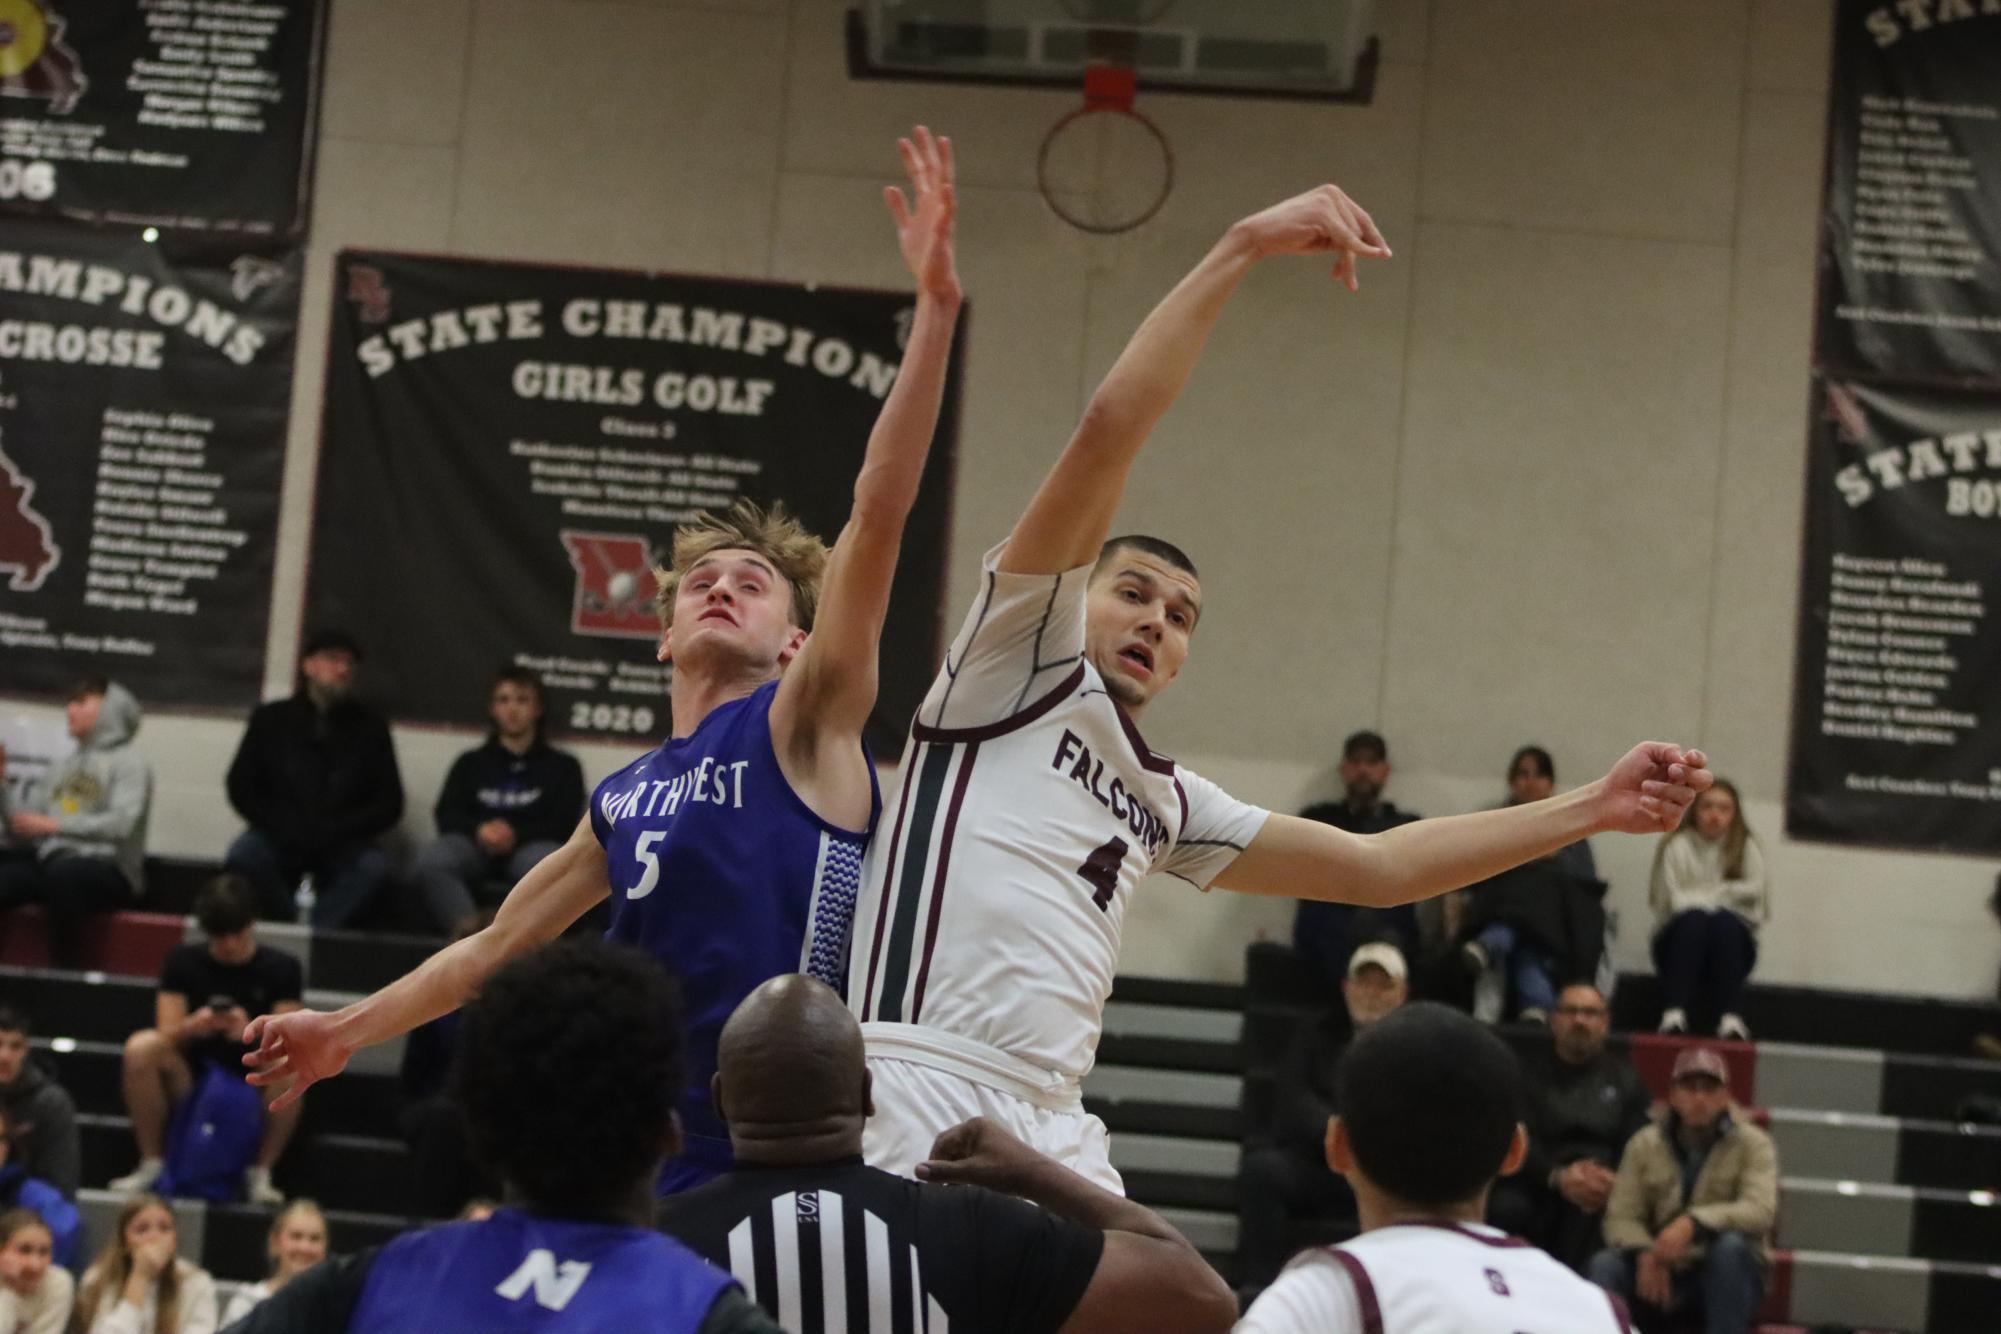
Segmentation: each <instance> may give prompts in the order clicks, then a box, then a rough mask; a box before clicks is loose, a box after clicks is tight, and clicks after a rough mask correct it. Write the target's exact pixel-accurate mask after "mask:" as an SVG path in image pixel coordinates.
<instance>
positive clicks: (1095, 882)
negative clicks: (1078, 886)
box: [1077, 838, 1129, 912]
mask: <svg viewBox="0 0 2001 1334" xmlns="http://www.w3.org/2000/svg"><path fill="white" fill-rule="evenodd" d="M1128 846H1129V845H1128V844H1127V843H1126V841H1125V840H1124V839H1122V838H1115V839H1113V840H1112V841H1111V842H1109V843H1107V844H1105V846H1103V847H1102V848H1099V849H1098V850H1097V851H1095V852H1093V853H1092V854H1091V855H1090V856H1088V857H1086V858H1085V859H1084V864H1083V865H1082V866H1080V867H1078V868H1077V874H1078V875H1081V876H1083V877H1084V882H1085V883H1086V884H1088V885H1090V886H1091V888H1092V890H1093V893H1092V895H1091V902H1093V903H1095V904H1097V905H1098V911H1099V912H1110V911H1111V910H1112V895H1114V894H1116V893H1118V892H1119V866H1120V864H1121V863H1123V862H1124V861H1125V859H1126V849H1127V847H1128Z"/></svg>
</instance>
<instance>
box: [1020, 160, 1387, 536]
mask: <svg viewBox="0 0 2001 1334" xmlns="http://www.w3.org/2000/svg"><path fill="white" fill-rule="evenodd" d="M1312 254H1332V255H1336V256H1338V258H1337V259H1336V260H1335V263H1334V277H1335V279H1336V280H1337V281H1339V282H1341V283H1343V284H1344V285H1345V286H1346V287H1347V288H1348V290H1349V291H1351V292H1352V291H1354V290H1356V279H1355V261H1356V260H1357V259H1359V258H1375V259H1388V258H1389V255H1390V248H1389V246H1388V245H1387V244H1385V243H1384V241H1383V237H1382V233H1381V232H1379V231H1377V230H1376V224H1375V223H1374V221H1372V220H1371V219H1370V217H1369V215H1368V214H1367V213H1365V212H1363V211H1362V208H1361V206H1360V205H1358V204H1356V203H1355V201H1354V200H1352V199H1350V198H1348V196H1347V195H1346V194H1344V193H1342V191H1341V190H1340V189H1339V187H1337V186H1332V185H1323V186H1321V187H1319V188H1318V189H1315V190H1309V191H1307V192H1306V193H1305V194H1303V195H1298V196H1295V197H1294V198H1292V199H1288V200H1286V201H1285V202H1283V203H1280V204H1274V205H1272V206H1271V207H1270V208H1268V209H1265V210H1264V211H1263V212H1261V213H1254V214H1252V215H1251V216H1250V217H1248V218H1245V219H1243V220H1242V221H1241V222H1238V223H1236V224H1235V225H1234V226H1232V227H1231V228H1230V230H1229V231H1227V232H1225V233H1224V234H1223V238H1222V240H1220V241H1218V242H1216V244H1215V246H1213V247H1212V248H1211V249H1210V251H1209V253H1208V254H1207V255H1205V256H1203V258H1202V262H1201V263H1199V264H1197V265H1196V266H1195V268H1194V269H1193V270H1192V271H1191V272H1190V273H1189V274H1188V276H1187V277H1186V278H1183V279H1182V280H1181V282H1180V283H1179V284H1177V285H1176V286H1175V288H1174V290H1173V291H1172V292H1169V293H1168V294H1167V296H1166V298H1165V299H1163V300H1162V301H1161V303H1160V304H1159V305H1158V306H1155V307H1154V309H1153V313H1152V314H1150V315H1148V316H1147V317H1146V320H1145V322H1144V323H1142V324H1141V325H1140V327H1139V330H1138V331H1137V332H1136V333H1134V334H1133V336H1132V340H1131V341H1130V342H1128V343H1127V344H1126V348H1125V351H1124V352H1122V353H1120V354H1119V359H1118V361H1116V362H1115V363H1113V365H1112V369H1111V371H1110V372H1109V373H1107V374H1106V376H1105V380H1104V383H1103V384H1100V385H1099V386H1098V390H1097V392H1096V393H1095V394H1093V395H1092V396H1091V402H1090V404H1089V405H1088V406H1087V407H1086V408H1085V409H1084V418H1083V420H1082V421H1080V422H1079V423H1078V424H1077V430H1076V433H1075V434H1073V435H1072V436H1071V437H1070V443H1069V445H1068V446H1066V447H1065V448H1064V450H1063V454H1062V456H1061V457H1060V458H1058V459H1057V460H1056V466H1055V467H1054V468H1053V469H1051V470H1050V473H1049V476H1048V477H1047V478H1045V479H1044V480H1043V483H1042V487H1041V489H1040V490H1038V491H1037V492H1036V493H1035V498H1034V499H1033V500H1031V501H1030V502H1029V505H1028V510H1027V512H1026V513H1024V514H1023V515H1022V516H1021V521H1020V522H1019V523H1017V524H1016V525H1015V527H1014V532H1013V534H1012V535H1010V536H1009V538H1008V542H1007V549H1006V550H1005V551H1004V552H1002V553H1001V559H1000V568H1001V569H1002V570H1003V571H1006V572H1008V573H1013V574H1056V573H1060V572H1061V571H1064V570H1072V569H1075V568H1077V567H1078V566H1080V565H1087V564H1089V563H1090V562H1091V561H1093V560H1096V559H1097V556H1098V548H1099V547H1100V546H1102V545H1104V541H1105V538H1106V537H1108V536H1110V534H1111V530H1112V518H1113V516H1114V515H1116V514H1117V513H1118V508H1119V500H1120V497H1122V496H1123V495H1124V494H1125V486H1126V474H1127V473H1128V472H1129V471H1130V470H1131V468H1132V461H1133V458H1134V457H1135V456H1136V455H1137V454H1138V453H1139V449H1140V446H1141V445H1143V444H1145V443H1146V438H1147V436H1148V435H1149V434H1151V433H1152V431H1153V428H1154V424H1155V423H1156V422H1158V421H1159V420H1160V418H1161V416H1162V415H1163V414H1164V413H1165V412H1166V411H1167V409H1168V408H1169V407H1170V406H1171V405H1172V404H1173V402H1174V400H1175V398H1176V397H1178V396H1179V395H1180V393H1181V389H1182V386H1183V385H1185V384H1187V383H1188V376H1189V373H1190V372H1191V371H1193V370H1194V369H1195V362H1196V360H1197V359H1198V358H1199V357H1200V356H1201V355H1202V347H1203V344H1204V343H1206V342H1207V341H1208V339H1209V331H1210V330H1211V329H1213V328H1215V327H1216V320H1217V318H1218V317H1219V316H1221V315H1222V313H1223V305H1224V303H1225V302H1227V301H1228V300H1229V299H1230V294H1231V293H1233V292H1235V291H1236V290H1237V284H1238V283H1239V282H1241V281H1242V280H1243V277H1244V275H1245V274H1246V273H1248V272H1249V271H1250V268H1251V266H1252V265H1253V264H1255V263H1256V262H1257V261H1258V260H1260V259H1264V258H1266V257H1267V256H1270V255H1312Z"/></svg>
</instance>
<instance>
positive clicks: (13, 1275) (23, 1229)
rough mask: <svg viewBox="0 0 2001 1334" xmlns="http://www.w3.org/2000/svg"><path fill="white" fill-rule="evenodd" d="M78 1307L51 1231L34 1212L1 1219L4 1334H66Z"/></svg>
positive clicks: (0, 1329)
mask: <svg viewBox="0 0 2001 1334" xmlns="http://www.w3.org/2000/svg"><path fill="white" fill-rule="evenodd" d="M75 1301H76V1280H75V1279H73V1278H71V1277H70V1273H69V1270H67V1269H64V1268H63V1267H62V1266H61V1265H59V1264H56V1263H55V1237H54V1235H53V1234H51V1233H50V1231H49V1225H48V1224H47V1223H44V1222H43V1221H42V1220H41V1218H40V1216H39V1215H37V1214H36V1213H35V1212H34V1211H33V1210H32V1209H9V1210H8V1211H7V1212H6V1213H4V1214H0V1334H64V1331H66V1330H67V1329H68V1328H69V1317H70V1308H71V1306H72V1305H73V1303H74V1302H75Z"/></svg>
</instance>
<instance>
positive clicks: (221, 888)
mask: <svg viewBox="0 0 2001 1334" xmlns="http://www.w3.org/2000/svg"><path fill="white" fill-rule="evenodd" d="M195 921H196V922H198V923H200V925H201V929H202V930H203V931H204V932H206V933H207V934H209V935H211V936H233V935H235V934H236V933H237V932H239V931H241V930H243V929H244V928H245V927H248V926H253V925H255V924H256V921H257V891H256V890H255V889H252V888H251V887H250V882H249V881H248V880H246V879H244V878H243V877H242V876H240V875H238V874H236V873H235V872H234V871H224V872H223V873H222V874H221V875H219V876H216V877H215V878H214V879H212V880H210V881H209V882H208V883H207V884H205V885H203V886H202V887H201V889H200V891H199V892H198V893H196V895H195Z"/></svg>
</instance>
